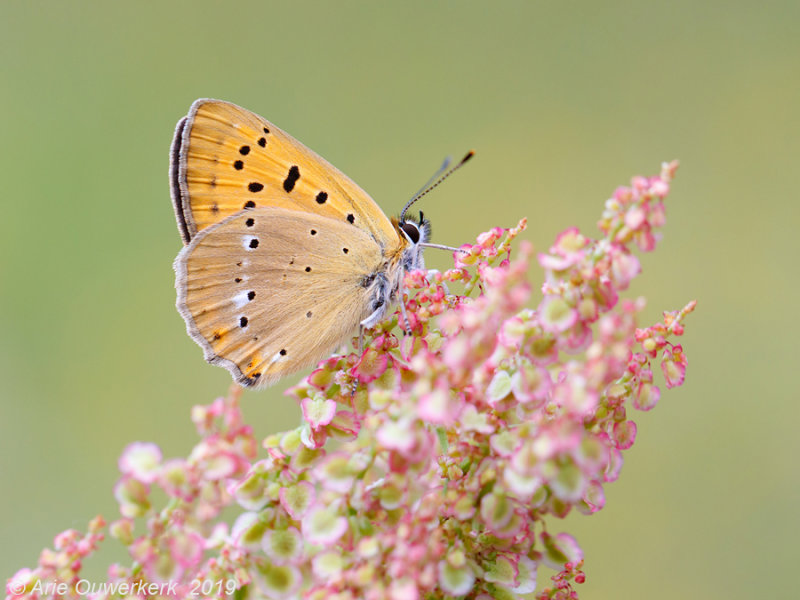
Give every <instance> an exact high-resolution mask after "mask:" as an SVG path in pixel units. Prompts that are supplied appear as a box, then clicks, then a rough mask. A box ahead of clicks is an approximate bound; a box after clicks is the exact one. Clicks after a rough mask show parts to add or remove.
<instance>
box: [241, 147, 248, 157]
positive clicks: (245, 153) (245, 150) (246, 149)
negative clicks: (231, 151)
mask: <svg viewBox="0 0 800 600" xmlns="http://www.w3.org/2000/svg"><path fill="white" fill-rule="evenodd" d="M239 154H241V155H242V156H247V155H248V154H250V146H242V147H241V148H239Z"/></svg>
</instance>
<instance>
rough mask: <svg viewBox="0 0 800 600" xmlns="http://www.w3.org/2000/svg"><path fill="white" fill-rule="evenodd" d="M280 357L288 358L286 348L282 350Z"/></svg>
mask: <svg viewBox="0 0 800 600" xmlns="http://www.w3.org/2000/svg"><path fill="white" fill-rule="evenodd" d="M280 355H281V356H286V349H285V348H281V351H280Z"/></svg>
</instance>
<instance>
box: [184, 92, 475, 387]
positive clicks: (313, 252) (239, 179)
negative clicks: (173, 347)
mask: <svg viewBox="0 0 800 600" xmlns="http://www.w3.org/2000/svg"><path fill="white" fill-rule="evenodd" d="M471 156H472V153H471V152H470V153H469V154H468V155H467V156H466V157H465V158H464V159H463V160H462V161H461V163H459V165H457V166H456V167H454V168H452V169H450V171H448V172H447V173H446V174H445V175H444V176H443V177H441V178H440V179H439V181H441V180H442V179H444V177H446V176H447V175H449V174H450V172H452V171H454V170H455V168H457V167H458V166H461V164H463V163H464V162H466V160H468V159H469V158H470V157H471ZM445 167H446V165H444V166H443V168H442V169H441V170H440V171H442V170H444V169H445ZM439 181H437V183H436V184H435V185H438V183H439ZM429 183H430V182H429ZM435 185H434V186H431V187H430V188H428V189H432V187H435ZM426 186H427V184H426ZM170 190H171V196H172V202H173V206H174V209H175V216H176V219H177V223H178V230H179V231H180V234H181V237H182V239H183V242H184V244H185V245H184V247H183V248H182V249H181V251H180V253H179V254H178V256H177V258H176V259H175V262H174V265H173V266H174V269H175V288H176V290H177V303H176V305H177V308H178V311H179V312H180V314H181V316H182V317H183V318H184V320H185V321H186V330H187V332H188V334H189V335H190V336H191V337H192V339H194V341H195V342H197V344H199V345H200V347H201V348H202V349H203V354H204V356H205V359H206V361H208V362H209V363H211V364H214V365H218V366H221V367H224V368H226V369H228V370H229V371H230V373H231V375H232V376H233V379H234V380H235V381H237V382H238V383H239V384H241V385H243V386H246V387H261V386H265V385H269V384H271V383H274V382H275V381H277V380H278V379H280V378H281V377H283V376H285V375H288V374H290V373H293V372H296V371H298V370H300V369H302V368H303V367H306V366H309V365H311V364H314V363H316V362H317V361H319V360H320V359H321V358H323V357H325V356H326V355H328V354H330V352H331V351H332V350H333V349H335V348H336V347H338V346H340V345H341V344H342V343H343V342H345V341H346V340H347V338H348V337H349V336H351V335H352V334H353V333H354V332H355V331H356V330H357V329H359V328H362V329H363V328H369V327H372V326H374V325H375V324H376V323H378V322H379V321H380V320H381V319H382V318H383V317H384V316H385V315H386V312H387V310H388V308H389V306H390V305H391V304H392V303H393V302H394V301H395V300H397V299H398V297H402V291H403V290H402V288H403V278H404V276H405V273H406V272H407V271H410V270H413V269H420V268H424V260H423V256H422V249H423V247H425V246H433V247H441V246H438V245H436V244H430V243H429V239H430V223H429V221H428V220H427V219H425V217H424V215H423V214H422V212H420V213H419V218H418V219H416V220H415V219H411V218H408V217H407V215H406V213H407V211H408V208H409V207H410V206H411V204H413V202H414V201H415V200H416V199H417V197H419V196H420V195H421V194H416V195H415V197H414V198H412V199H411V200H410V201H409V202H408V203H407V204H406V206H405V207H404V209H403V211H402V212H401V214H400V217H399V218H391V219H390V218H388V217H387V216H386V215H385V214H384V213H383V211H382V210H381V209H380V207H379V206H378V205H377V204H376V203H375V201H374V200H373V199H372V198H370V196H369V195H368V194H367V193H366V192H365V191H364V190H362V189H361V188H360V187H358V186H357V185H356V184H355V183H354V182H353V181H352V180H351V179H349V178H348V177H347V176H346V175H345V174H343V173H342V172H340V171H339V170H338V169H336V167H334V166H333V165H331V164H330V163H328V162H327V161H326V160H325V159H324V158H322V157H320V156H318V155H317V154H315V153H314V152H312V151H311V150H309V149H308V148H306V147H305V146H304V145H303V144H301V143H300V142H298V141H297V140H295V139H294V138H292V137H291V136H289V135H288V134H287V133H285V132H283V131H282V130H280V129H279V128H278V127H276V126H275V125H273V124H272V123H270V122H269V121H267V120H266V119H264V118H262V117H260V116H258V115H256V114H254V113H252V112H250V111H248V110H246V109H244V108H241V107H239V106H236V105H235V104H231V103H230V102H224V101H220V100H210V99H200V100H197V101H195V102H194V103H193V104H192V106H191V108H190V110H189V114H188V115H187V116H186V117H184V118H182V119H181V120H180V121H179V122H178V125H177V127H176V130H175V137H174V139H173V142H172V147H171V154H170ZM401 307H402V303H401ZM359 330H360V329H359Z"/></svg>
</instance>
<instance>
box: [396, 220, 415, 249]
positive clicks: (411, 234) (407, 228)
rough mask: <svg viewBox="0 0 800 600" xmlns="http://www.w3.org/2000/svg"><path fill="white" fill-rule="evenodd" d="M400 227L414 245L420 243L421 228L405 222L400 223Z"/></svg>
mask: <svg viewBox="0 0 800 600" xmlns="http://www.w3.org/2000/svg"><path fill="white" fill-rule="evenodd" d="M400 227H401V228H402V229H403V232H404V233H405V234H406V237H407V238H408V239H409V240H410V241H411V243H412V244H417V243H419V227H417V225H416V223H412V222H411V221H405V222H403V223H400Z"/></svg>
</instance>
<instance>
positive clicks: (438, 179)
mask: <svg viewBox="0 0 800 600" xmlns="http://www.w3.org/2000/svg"><path fill="white" fill-rule="evenodd" d="M474 155H475V151H474V150H470V151H469V152H467V153H466V154H465V155H464V158H462V159H461V160H460V161H459V162H458V164H457V165H455V166H454V167H451V168H450V169H449V170H448V169H447V167H449V166H450V157H448V158H446V159H445V160H444V163H442V166H441V167H439V170H438V171H436V173H434V174H433V177H431V178H430V179H429V180H428V181H427V183H425V185H423V186H422V187H421V188H420V190H419V191H418V192H417V193H416V194H414V196H413V197H412V198H411V200H409V201H408V202H406V205H405V206H404V207H403V211H402V212H401V213H400V220H401V221H404V220H405V218H406V212H407V211H408V209H409V208H411V205H412V204H414V203H415V202H416V201H417V200H419V199H420V198H422V197H423V196H424V195H425V194H427V193H428V192H430V191H431V190H433V189H434V188H435V187H437V186H438V185H439V184H440V183H442V182H443V181H444V180H445V179H447V178H448V177H450V175H452V174H453V173H455V172H456V171H457V170H458V169H460V168H461V167H462V166H464V163H466V162H467V161H468V160H469V159H470V158H472V157H473V156H474ZM442 171H445V173H444V174H442ZM431 182H433V183H431Z"/></svg>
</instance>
